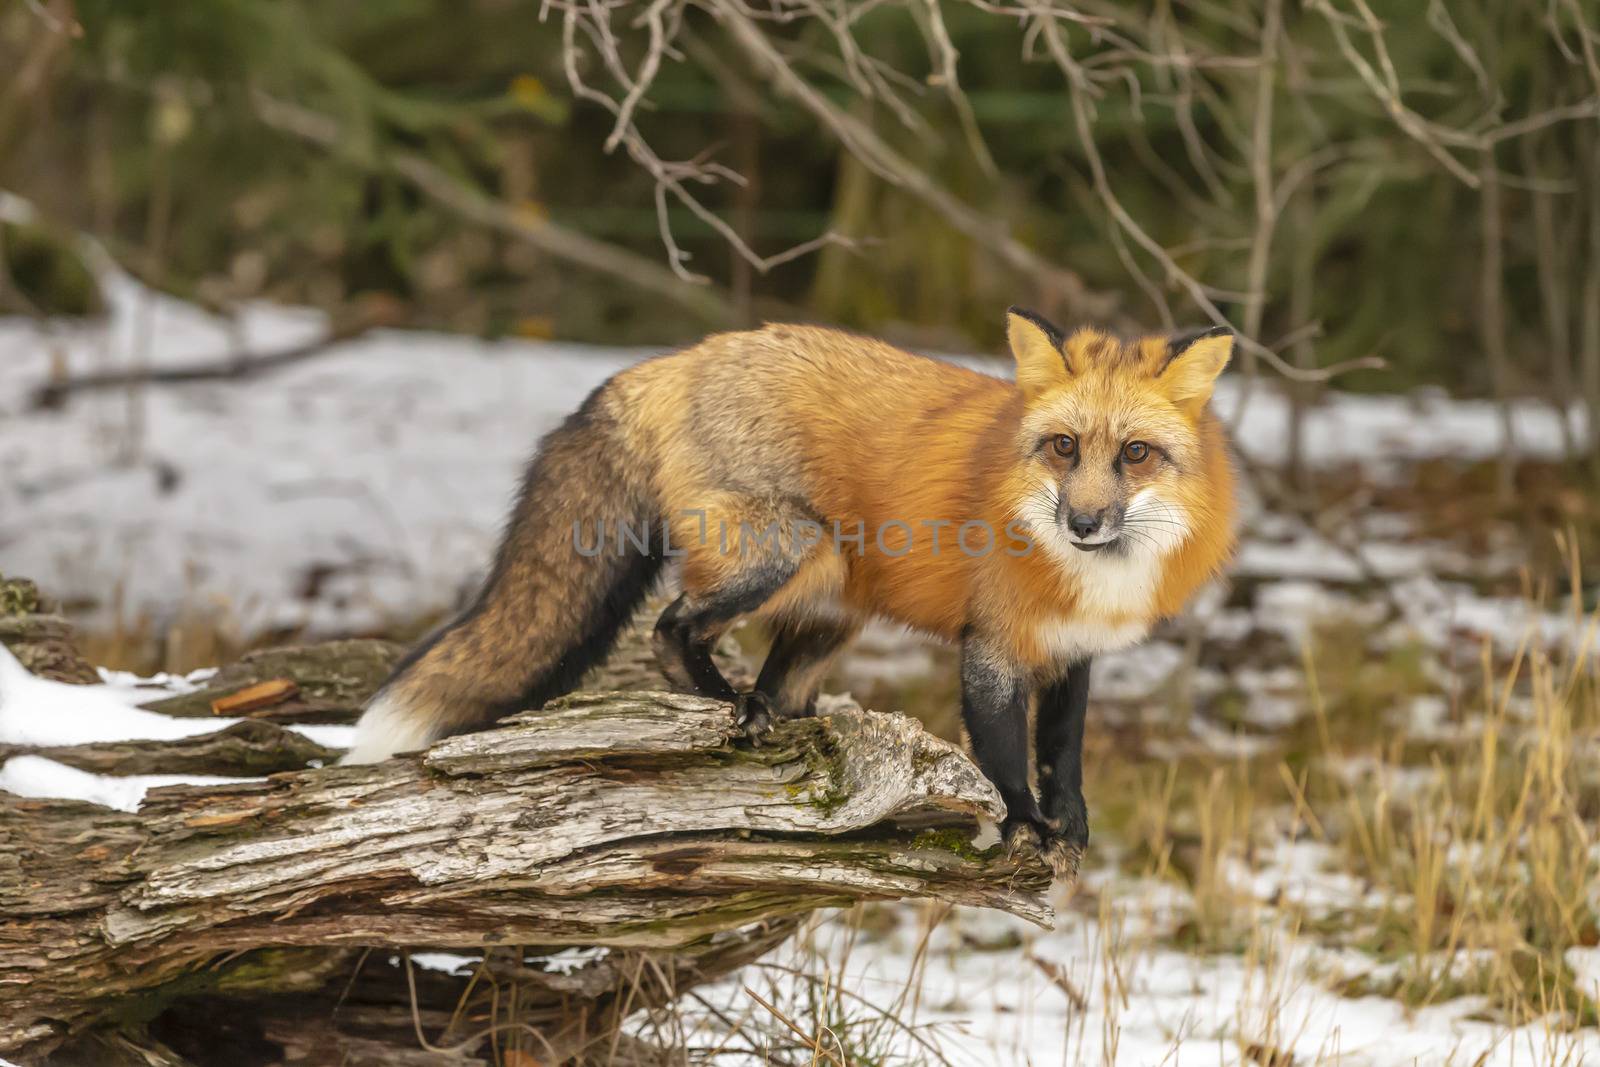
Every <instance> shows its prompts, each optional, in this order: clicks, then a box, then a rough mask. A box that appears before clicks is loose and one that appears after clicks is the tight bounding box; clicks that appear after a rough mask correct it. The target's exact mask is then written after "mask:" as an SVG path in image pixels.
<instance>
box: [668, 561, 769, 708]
mask: <svg viewBox="0 0 1600 1067" xmlns="http://www.w3.org/2000/svg"><path fill="white" fill-rule="evenodd" d="M793 574H794V569H793V568H792V567H773V566H762V567H758V568H752V569H750V570H747V571H745V572H743V573H741V574H740V575H739V577H738V578H737V579H736V580H735V581H732V582H729V583H728V584H727V585H725V586H723V587H721V588H718V589H714V590H712V591H710V592H709V593H705V594H702V595H699V596H691V595H690V594H688V593H684V594H683V595H682V596H680V597H678V599H676V600H674V601H673V602H672V603H671V604H669V605H668V606H667V610H665V611H663V612H662V613H661V618H660V619H658V620H656V628H655V634H654V635H653V639H654V645H655V652H656V660H657V662H658V663H659V664H660V665H661V671H662V673H663V674H665V675H666V676H667V677H668V678H669V679H671V680H672V682H673V683H674V684H676V685H680V686H682V687H684V688H686V689H693V690H694V691H695V692H698V693H703V694H705V695H706V696H709V697H715V698H716V699H718V700H726V701H729V702H730V703H732V704H733V705H734V706H735V708H736V715H737V717H738V723H739V725H740V726H741V727H742V728H743V729H744V730H745V732H746V733H748V734H750V735H751V736H757V735H759V734H761V733H762V732H764V731H765V730H766V729H767V728H768V727H769V726H771V725H772V716H771V714H770V713H769V712H768V710H767V702H766V699H765V698H764V697H763V696H761V694H759V693H754V694H752V693H740V692H739V691H738V690H736V689H734V687H733V685H732V684H731V683H730V682H729V681H728V680H727V679H726V678H724V677H723V676H722V671H721V670H719V669H718V667H717V665H716V662H715V661H714V660H713V659H712V658H711V650H712V649H713V648H714V647H716V643H717V639H718V638H719V637H721V636H722V634H723V632H724V631H725V630H726V629H727V628H728V624H729V623H731V622H733V620H735V619H737V618H738V617H739V616H741V615H746V614H749V613H750V612H752V611H754V610H756V609H757V608H759V607H760V606H761V605H762V604H764V603H766V601H767V599H768V598H769V597H771V596H772V594H773V593H775V592H777V591H778V589H779V588H780V587H782V585H783V583H784V582H787V581H788V580H789V579H790V577H792V576H793Z"/></svg>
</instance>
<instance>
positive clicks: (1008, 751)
mask: <svg viewBox="0 0 1600 1067" xmlns="http://www.w3.org/2000/svg"><path fill="white" fill-rule="evenodd" d="M1030 695H1031V693H1030V691H1029V686H1028V682H1027V678H1026V675H1025V674H1024V673H1023V672H1022V671H1021V670H1019V669H1017V667H1016V666H1015V665H1013V664H1012V663H1010V662H1009V661H1008V660H1007V659H1006V658H1005V657H1003V656H1002V655H1000V654H998V653H997V651H996V650H995V649H994V648H993V647H992V646H991V645H989V644H987V643H986V642H984V641H983V639H982V638H981V637H977V636H971V635H969V636H967V637H965V638H964V639H963V640H962V643H961V720H962V722H963V724H964V725H965V726H966V728H967V739H968V742H969V743H970V744H971V746H972V756H973V758H974V759H975V760H977V762H978V769H979V770H981V771H982V772H983V773H984V775H985V776H986V777H987V778H988V779H989V781H991V782H993V783H994V787H995V788H996V789H997V790H999V792H1000V799H1001V800H1003V801H1004V802H1005V805H1006V821H1005V823H1004V824H1003V825H1002V826H1001V828H1000V832H1001V835H1002V836H1003V837H1004V839H1005V843H1006V847H1007V848H1008V849H1015V848H1016V847H1018V846H1019V845H1020V844H1021V843H1022V842H1023V841H1024V840H1026V838H1027V837H1029V836H1033V837H1034V838H1035V839H1036V841H1037V843H1038V844H1040V845H1041V846H1042V845H1043V844H1044V843H1045V841H1046V840H1047V839H1048V838H1049V837H1050V834H1051V831H1050V824H1049V823H1048V822H1046V820H1045V817H1044V812H1043V811H1042V810H1041V809H1040V808H1039V802H1038V801H1037V800H1035V799H1034V796H1033V790H1031V789H1030V788H1028V698H1029V696H1030Z"/></svg>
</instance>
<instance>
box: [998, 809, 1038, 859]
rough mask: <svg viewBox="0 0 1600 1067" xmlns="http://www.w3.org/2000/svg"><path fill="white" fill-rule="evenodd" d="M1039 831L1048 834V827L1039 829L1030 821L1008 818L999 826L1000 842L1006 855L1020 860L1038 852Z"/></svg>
mask: <svg viewBox="0 0 1600 1067" xmlns="http://www.w3.org/2000/svg"><path fill="white" fill-rule="evenodd" d="M1041 829H1043V830H1044V831H1045V833H1046V834H1048V833H1049V828H1048V827H1041V826H1039V825H1038V824H1036V823H1035V822H1033V820H1031V819H1023V818H1012V817H1008V818H1007V819H1006V821H1005V822H1003V823H1001V824H1000V842H1001V844H1003V845H1005V849H1006V855H1007V856H1009V857H1011V858H1012V859H1021V858H1022V857H1024V856H1026V855H1028V854H1029V853H1030V852H1038V851H1039V848H1040V843H1041V840H1042V839H1041V837H1040V834H1039V831H1040V830H1041Z"/></svg>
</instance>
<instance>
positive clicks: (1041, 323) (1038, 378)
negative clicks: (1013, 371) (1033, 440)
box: [1006, 307, 1068, 399]
mask: <svg viewBox="0 0 1600 1067" xmlns="http://www.w3.org/2000/svg"><path fill="white" fill-rule="evenodd" d="M1062 340H1064V338H1063V337H1062V336H1061V331H1060V330H1058V329H1056V328H1055V326H1053V325H1051V324H1050V322H1049V321H1048V320H1046V319H1044V318H1043V317H1042V316H1039V315H1035V314H1034V313H1033V312H1031V311H1024V310H1023V309H1021V308H1016V307H1014V308H1012V309H1011V310H1010V311H1008V312H1006V342H1007V343H1008V344H1009V345H1010V346H1011V355H1012V356H1013V357H1015V359H1016V361H1017V388H1019V389H1021V390H1022V395H1023V396H1025V397H1028V398H1030V399H1031V398H1033V397H1036V396H1039V395H1041V394H1043V393H1046V392H1048V391H1049V390H1051V389H1055V388H1057V387H1059V386H1062V385H1065V384H1066V382H1067V377H1068V371H1067V357H1066V356H1065V355H1063V354H1062V352H1061V342H1062Z"/></svg>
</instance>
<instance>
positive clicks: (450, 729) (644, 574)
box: [345, 386, 664, 763]
mask: <svg viewBox="0 0 1600 1067" xmlns="http://www.w3.org/2000/svg"><path fill="white" fill-rule="evenodd" d="M614 402H615V401H614V399H613V397H612V396H611V395H610V394H609V393H608V386H601V387H600V388H599V389H597V390H595V391H594V392H593V393H591V394H590V395H589V398H588V399H587V400H585V401H584V403H583V406H582V407H581V408H579V409H578V410H577V411H576V412H575V413H574V414H572V415H571V416H569V417H568V418H567V420H566V421H565V422H564V423H562V425H561V426H560V427H558V428H557V429H555V430H553V431H552V432H550V433H549V434H548V435H547V436H546V437H545V438H544V440H542V441H541V442H540V443H539V450H538V452H537V453H536V455H535V456H534V459H533V462H532V463H531V464H529V466H528V470H527V473H526V475H525V476H524V478H523V481H522V487H521V489H520V491H519V492H518V494H517V501H516V505H515V507H514V508H513V509H512V512H511V518H510V520H509V521H508V523H507V525H506V530H505V533H504V535H503V537H502V539H501V542H500V547H499V550H498V551H497V552H496V554H495V559H494V565H493V567H492V568H491V570H490V573H489V577H488V579H487V580H486V581H485V582H484V585H483V588H482V589H481V590H480V591H479V593H478V595H477V598H476V600H475V601H474V602H473V603H472V605H471V606H470V607H468V608H467V609H466V610H465V611H464V612H462V613H461V615H459V616H458V617H457V618H455V619H453V620H451V621H450V622H449V623H447V624H446V625H444V626H443V627H441V628H440V629H439V630H437V631H436V632H434V633H433V634H432V635H431V636H430V637H428V638H427V639H426V640H425V641H423V642H422V644H420V645H419V646H417V648H415V649H414V650H413V651H412V652H411V653H410V654H409V655H407V656H406V657H405V659H404V660H402V661H401V663H400V665H399V666H398V667H396V669H395V672H394V674H393V675H391V676H390V678H389V680H388V681H387V682H385V683H384V685H383V687H382V688H381V689H379V690H378V692H377V694H376V695H375V696H374V697H373V698H372V700H371V701H370V702H369V703H368V705H367V709H366V712H365V713H364V714H363V715H362V716H361V721H360V723H359V724H358V725H357V727H356V738H355V744H354V745H353V747H352V748H351V751H350V754H349V755H348V756H346V757H345V762H346V763H373V762H376V761H378V760H382V759H387V758H388V757H389V756H391V755H393V754H394V753H396V752H402V751H410V750H413V749H418V748H422V747H424V746H426V745H428V744H430V743H431V742H433V741H436V740H438V739H439V738H441V737H447V736H449V735H451V734H457V733H463V732H465V731H468V730H475V729H481V728H482V727H484V726H487V725H488V724H490V723H492V722H493V721H494V720H496V719H498V718H500V717H501V716H504V715H509V714H511V713H513V712H516V711H522V710H525V709H528V708H537V707H539V706H540V705H541V704H543V703H544V702H545V701H547V700H550V699H552V698H554V697H557V696H560V695H561V694H563V693H566V692H568V691H570V690H571V689H572V688H574V687H575V686H576V685H577V684H578V682H579V681H580V680H581V679H582V677H583V675H584V673H585V672H586V671H588V670H589V668H590V667H593V666H594V665H595V664H597V663H598V662H599V661H600V660H602V659H604V658H605V656H606V654H607V653H609V652H610V651H611V648H612V645H613V644H614V643H615V641H616V638H617V635H618V633H619V632H620V631H621V629H622V628H623V627H624V626H625V625H627V623H628V622H629V620H630V619H631V618H632V616H633V614H634V612H635V610H636V609H637V608H638V606H639V604H640V602H641V601H642V600H643V599H644V598H645V596H646V595H647V594H648V593H649V591H650V589H651V587H652V586H653V584H654V583H655V581H656V579H657V578H658V576H659V575H660V572H661V567H662V563H663V561H664V556H663V548H664V545H663V544H662V543H661V536H662V535H661V516H660V509H659V507H658V505H657V504H656V502H655V501H654V499H653V496H652V493H651V491H650V488H649V485H648V477H647V472H646V471H645V469H644V467H643V464H642V463H641V460H640V454H639V452H638V451H637V450H635V449H632V448H630V447H628V442H627V441H626V440H625V439H624V434H623V429H622V427H621V426H620V425H619V423H618V420H617V418H616V417H615V414H614V412H613V410H612V405H613V403H614ZM624 529H626V530H628V531H637V532H638V539H633V538H629V537H623V536H619V533H618V531H621V530H624ZM645 531H648V532H645ZM641 541H642V542H643V546H642V547H641Z"/></svg>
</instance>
